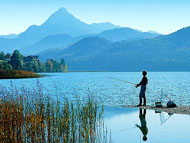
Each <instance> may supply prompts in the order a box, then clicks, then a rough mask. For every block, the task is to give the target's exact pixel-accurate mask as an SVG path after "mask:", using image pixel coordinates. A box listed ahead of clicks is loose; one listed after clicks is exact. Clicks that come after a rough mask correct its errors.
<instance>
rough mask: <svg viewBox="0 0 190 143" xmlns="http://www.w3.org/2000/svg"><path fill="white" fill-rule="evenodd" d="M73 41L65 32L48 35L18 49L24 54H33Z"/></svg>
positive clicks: (64, 45)
mask: <svg viewBox="0 0 190 143" xmlns="http://www.w3.org/2000/svg"><path fill="white" fill-rule="evenodd" d="M74 42H75V40H74V38H73V37H71V36H69V35H66V34H56V35H50V36H47V37H45V38H43V39H42V40H40V41H38V42H37V43H35V44H33V45H30V46H26V47H23V48H21V49H20V52H21V53H23V54H25V55H35V54H37V53H39V52H41V51H44V50H47V49H51V48H56V47H64V48H65V47H67V46H68V45H70V44H73V43H74Z"/></svg>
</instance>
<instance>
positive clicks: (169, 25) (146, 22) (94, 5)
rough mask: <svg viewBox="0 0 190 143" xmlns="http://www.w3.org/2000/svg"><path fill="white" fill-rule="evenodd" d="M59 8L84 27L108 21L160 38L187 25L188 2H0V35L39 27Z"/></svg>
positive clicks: (135, 0)
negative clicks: (72, 16) (66, 11)
mask: <svg viewBox="0 0 190 143" xmlns="http://www.w3.org/2000/svg"><path fill="white" fill-rule="evenodd" d="M60 7H65V8H66V9H67V10H68V11H69V12H70V13H72V14H73V15H74V16H75V17H77V18H79V19H80V20H82V21H84V22H86V23H97V22H106V21H108V22H111V23H113V24H116V25H121V26H125V27H131V28H135V29H139V30H142V31H157V32H159V33H163V34H167V33H171V32H174V31H176V30H178V29H180V28H182V27H187V26H189V25H190V18H189V17H190V0H0V35H3V34H9V33H20V32H23V31H24V30H26V29H27V28H28V27H29V26H30V25H33V24H36V25H40V24H42V23H43V22H44V21H45V20H46V19H47V18H48V17H49V16H50V15H51V14H52V13H53V12H55V11H56V10H57V9H59V8H60Z"/></svg>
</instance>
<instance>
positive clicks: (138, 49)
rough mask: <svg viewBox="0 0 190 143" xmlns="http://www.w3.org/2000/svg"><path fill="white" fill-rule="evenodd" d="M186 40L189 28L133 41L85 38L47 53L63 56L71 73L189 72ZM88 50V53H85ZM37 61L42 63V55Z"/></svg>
mask: <svg viewBox="0 0 190 143" xmlns="http://www.w3.org/2000/svg"><path fill="white" fill-rule="evenodd" d="M189 37H190V27H186V28H183V29H181V30H178V31H176V32H174V33H172V34H169V35H162V36H159V37H155V38H149V39H142V40H137V41H122V42H109V41H107V40H105V39H104V38H99V37H93V38H85V39H83V40H81V41H79V42H77V43H75V44H74V45H71V46H69V47H68V48H67V49H62V50H61V49H59V51H58V52H56V50H54V51H53V49H52V51H51V52H52V53H54V55H56V57H54V58H56V59H57V60H59V59H61V58H63V57H64V59H65V60H66V62H67V63H68V65H69V69H71V70H104V71H142V70H144V69H146V70H148V71H190V56H189V55H190V39H189ZM99 40H100V41H101V42H99ZM84 41H85V42H84ZM95 41H96V42H95ZM81 43H82V44H81ZM84 43H85V44H84ZM89 49H91V50H90V52H86V51H89ZM94 51H95V52H94ZM42 54H43V52H42V53H40V56H41V55H42ZM46 54H48V51H46ZM41 58H42V59H43V60H45V59H44V58H45V57H44V56H41ZM49 58H51V57H49Z"/></svg>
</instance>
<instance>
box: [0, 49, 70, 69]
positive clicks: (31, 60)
mask: <svg viewBox="0 0 190 143" xmlns="http://www.w3.org/2000/svg"><path fill="white" fill-rule="evenodd" d="M0 69H3V70H24V71H32V72H67V64H66V63H65V61H64V59H61V61H60V62H58V61H56V60H53V59H48V60H46V62H45V63H42V62H40V61H39V56H23V55H22V54H21V53H20V52H19V51H18V50H15V51H14V52H13V53H12V54H10V53H7V54H5V53H4V52H0Z"/></svg>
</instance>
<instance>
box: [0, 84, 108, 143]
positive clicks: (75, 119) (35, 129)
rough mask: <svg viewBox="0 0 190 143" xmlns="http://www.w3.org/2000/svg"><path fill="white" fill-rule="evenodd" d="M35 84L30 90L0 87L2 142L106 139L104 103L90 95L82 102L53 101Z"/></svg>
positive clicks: (95, 142)
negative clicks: (98, 101) (100, 103)
mask: <svg viewBox="0 0 190 143" xmlns="http://www.w3.org/2000/svg"><path fill="white" fill-rule="evenodd" d="M37 85H38V86H37V88H36V89H33V90H29V89H27V88H25V87H24V86H23V87H22V88H21V89H20V90H18V89H17V88H16V87H15V86H13V85H11V86H10V88H9V89H7V88H4V87H1V89H0V93H1V99H0V141H1V142H9V143H14V142H49V143H51V142H64V143H75V142H76V143H80V142H82V143H83V142H84V143H101V142H103V143H106V142H108V135H107V131H106V129H105V127H104V122H103V106H98V104H97V102H96V101H93V100H92V98H91V97H90V96H89V97H88V100H87V101H86V102H85V103H84V102H83V103H82V102H80V100H77V101H68V100H67V99H66V98H65V100H64V101H63V102H60V101H59V100H57V101H56V102H54V101H52V100H51V99H50V98H49V97H48V96H47V95H45V94H44V93H43V89H42V87H41V85H40V84H39V83H38V84H37Z"/></svg>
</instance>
